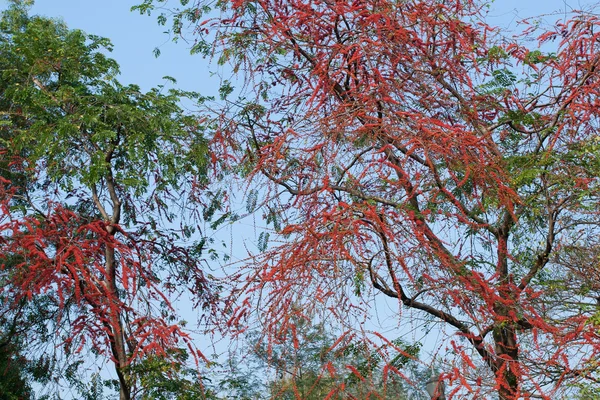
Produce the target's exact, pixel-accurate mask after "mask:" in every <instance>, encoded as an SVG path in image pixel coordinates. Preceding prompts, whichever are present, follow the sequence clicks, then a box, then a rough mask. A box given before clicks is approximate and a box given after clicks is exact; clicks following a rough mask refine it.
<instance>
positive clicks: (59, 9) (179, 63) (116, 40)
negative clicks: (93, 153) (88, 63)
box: [0, 0, 218, 95]
mask: <svg viewBox="0 0 600 400" xmlns="http://www.w3.org/2000/svg"><path fill="white" fill-rule="evenodd" d="M139 2H141V1H139ZM139 2H137V1H136V0H104V1H97V0H95V1H92V0H36V2H35V6H34V7H33V9H32V13H33V14H40V15H44V16H48V17H57V18H62V19H63V20H64V21H65V22H66V23H67V25H68V27H69V28H72V29H73V28H77V29H82V30H84V31H85V32H87V33H91V34H95V35H99V36H104V37H107V38H109V39H110V40H111V41H112V42H113V44H114V51H113V52H112V53H111V57H112V58H114V59H115V60H117V62H118V63H119V64H120V65H121V73H122V75H121V77H120V80H121V82H122V83H125V84H128V83H134V84H138V85H140V86H141V87H142V88H143V89H146V90H147V89H149V88H151V87H154V86H156V85H158V84H161V83H163V81H162V77H163V76H165V75H169V76H172V77H174V78H175V79H177V81H178V84H177V86H178V87H179V88H181V89H186V90H195V91H199V92H201V93H202V94H204V95H214V94H216V93H217V88H218V78H216V77H215V78H213V79H212V82H211V79H210V77H209V74H208V62H207V61H206V60H203V59H202V57H200V56H191V55H190V54H189V47H190V46H191V45H186V43H185V42H183V41H180V42H179V44H174V43H172V42H171V40H170V37H169V36H168V35H167V34H165V33H164V31H165V30H166V29H165V27H162V26H159V25H158V24H157V23H156V17H155V16H152V17H148V16H146V15H140V14H139V12H130V8H131V6H133V5H135V4H137V3H139ZM7 3H8V2H7V1H5V0H0V8H1V9H4V8H6V6H7ZM155 47H159V48H160V50H161V53H162V55H161V56H160V57H159V58H156V57H154V55H153V49H154V48H155ZM213 67H215V65H213ZM212 69H215V68H212Z"/></svg>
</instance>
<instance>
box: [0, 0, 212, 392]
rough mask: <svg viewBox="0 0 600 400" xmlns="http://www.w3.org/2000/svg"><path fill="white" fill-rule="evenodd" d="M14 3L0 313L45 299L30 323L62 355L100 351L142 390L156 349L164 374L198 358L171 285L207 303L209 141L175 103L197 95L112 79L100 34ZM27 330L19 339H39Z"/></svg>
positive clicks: (5, 60) (6, 16)
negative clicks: (204, 223)
mask: <svg viewBox="0 0 600 400" xmlns="http://www.w3.org/2000/svg"><path fill="white" fill-rule="evenodd" d="M25 3H28V2H19V1H16V0H15V1H13V2H11V5H10V8H9V9H8V10H6V11H5V12H3V14H2V19H1V21H0V74H1V81H0V87H1V89H2V90H1V92H0V155H1V156H0V159H1V160H2V161H1V162H0V210H2V213H1V214H0V267H1V268H0V273H1V274H2V275H1V277H0V279H1V280H2V282H3V285H2V288H1V289H0V290H1V291H0V294H1V296H2V300H3V303H2V307H3V308H2V314H0V316H2V318H5V317H6V318H9V317H10V318H13V317H14V318H17V321H19V318H21V317H22V316H23V315H25V314H24V313H22V312H21V310H22V308H21V307H22V306H23V304H26V305H28V306H27V307H31V306H33V308H35V307H37V305H38V304H44V307H43V311H44V313H42V314H43V316H44V318H41V320H38V321H37V322H36V323H35V324H34V325H35V326H38V327H40V329H45V330H46V335H45V337H46V338H48V339H49V338H52V339H49V340H54V341H55V343H54V345H56V346H57V347H60V348H61V349H62V351H63V354H64V355H65V356H66V357H71V356H73V355H77V354H79V353H81V352H82V351H83V349H87V350H88V351H91V352H93V354H97V355H102V356H104V357H105V358H106V359H108V360H111V361H112V362H113V363H114V367H115V371H116V374H117V377H118V384H117V387H118V390H119V391H120V398H121V400H128V399H130V398H134V397H135V398H151V397H148V396H150V395H147V397H144V396H146V395H145V394H144V393H152V392H153V391H155V390H156V389H153V388H151V387H144V385H145V382H158V381H159V380H160V379H158V378H156V379H154V380H153V381H152V380H146V381H144V380H143V379H141V378H140V375H139V373H138V372H139V371H140V370H144V371H146V372H147V370H148V368H150V369H151V366H152V365H154V364H156V363H157V359H158V358H160V360H161V362H162V363H163V364H161V368H162V371H163V372H165V371H167V372H166V376H171V377H174V376H176V375H178V374H179V373H180V372H182V371H183V370H182V369H181V368H182V364H181V363H182V360H185V359H186V358H189V357H191V358H192V359H193V360H194V361H195V362H196V363H198V361H199V359H200V358H202V354H201V353H199V352H197V350H196V348H195V347H194V346H193V344H192V342H191V338H190V337H189V335H188V334H187V333H186V332H185V330H184V328H183V325H182V324H181V323H180V321H178V319H177V315H176V313H175V311H174V309H173V308H172V307H171V304H170V300H169V299H170V295H171V294H175V293H178V292H181V291H182V290H184V288H188V289H190V290H192V292H193V293H195V295H196V299H197V303H196V305H197V306H200V307H203V308H204V309H206V310H213V311H214V310H215V308H214V307H216V306H217V297H216V295H215V294H214V292H213V288H212V287H211V283H210V282H208V280H207V279H205V277H204V275H203V271H202V268H201V262H202V252H203V250H204V247H205V246H206V244H207V240H206V239H200V240H197V241H195V242H193V241H192V239H191V238H192V235H194V234H195V237H197V238H201V237H202V232H200V231H199V229H200V228H199V227H200V225H199V220H200V219H201V218H202V216H201V212H200V206H201V205H200V203H199V202H198V201H197V197H198V193H199V192H200V191H201V190H202V188H203V187H204V186H205V184H206V166H207V159H208V152H207V146H206V140H205V139H204V136H203V125H202V124H201V121H199V120H198V119H197V118H196V117H193V116H191V115H187V114H186V113H185V112H184V110H183V109H182V107H181V105H180V102H181V101H183V100H185V99H187V101H202V98H201V96H199V95H198V94H196V93H191V92H184V91H181V90H176V89H167V88H166V87H165V85H161V86H159V87H158V88H155V89H151V90H150V91H148V92H143V91H142V90H141V89H140V88H139V87H138V86H136V85H122V84H121V83H119V82H118V81H117V80H116V76H117V75H118V64H117V63H116V62H115V61H114V60H112V59H110V58H108V57H107V56H106V53H107V52H109V51H110V50H111V44H110V41H108V40H107V39H104V38H100V37H97V36H94V35H87V34H85V33H83V32H81V31H79V30H69V29H68V28H67V27H66V26H65V25H64V24H63V23H62V22H60V21H56V20H52V19H48V18H43V17H37V16H33V17H32V16H29V15H28V14H27V11H26V7H25V5H24V4H25ZM166 78H167V80H171V81H172V79H171V78H168V77H166ZM178 210H186V214H185V217H182V218H179V216H177V211H178ZM204 214H205V216H207V217H210V215H209V214H210V211H205V212H204ZM177 224H179V226H177ZM40 315H41V314H40ZM10 318H9V319H10ZM23 321H24V320H23ZM47 330H51V332H50V333H49V334H48V332H47ZM22 334H23V335H28V332H22ZM29 334H30V335H29V336H27V341H28V342H29V347H30V348H32V346H31V344H32V343H34V341H36V340H38V341H40V340H41V341H43V340H44V339H43V338H40V336H38V335H36V332H35V331H33V332H29ZM186 348H187V350H186ZM182 352H184V353H185V354H182ZM80 364H81V361H77V360H76V361H75V362H72V363H70V365H69V368H67V370H72V369H73V368H76V367H77V366H79V365H80ZM71 367H73V368H71ZM167 367H168V368H167ZM169 368H171V370H170V372H169ZM63 378H65V377H63ZM182 382H183V381H182ZM183 386H184V385H183ZM198 390H200V389H198ZM86 395H87V394H86ZM165 396H166V394H165ZM163 398H166V397H163Z"/></svg>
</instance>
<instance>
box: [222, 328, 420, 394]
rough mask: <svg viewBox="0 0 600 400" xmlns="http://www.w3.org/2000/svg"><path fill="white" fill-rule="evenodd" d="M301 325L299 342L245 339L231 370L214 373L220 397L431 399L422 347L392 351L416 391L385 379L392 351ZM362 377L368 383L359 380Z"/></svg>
mask: <svg viewBox="0 0 600 400" xmlns="http://www.w3.org/2000/svg"><path fill="white" fill-rule="evenodd" d="M295 323H296V325H295V330H296V332H295V335H294V340H293V341H291V340H290V341H286V340H284V339H281V338H280V340H278V341H277V342H270V341H268V340H265V337H264V335H263V333H262V332H260V331H257V330H254V331H251V332H249V333H247V334H245V336H244V342H245V343H246V346H247V348H245V349H244V348H238V349H237V350H236V352H235V355H233V356H232V357H230V359H229V360H228V363H227V365H225V366H222V367H221V368H220V369H221V370H219V371H217V372H215V373H213V374H214V376H215V379H214V381H215V383H213V384H212V386H213V388H214V389H213V391H214V392H215V393H218V394H219V396H220V397H219V398H223V399H229V398H235V399H248V400H250V399H281V400H285V399H297V398H300V399H303V400H321V399H324V398H330V399H346V400H348V399H367V398H377V399H390V400H391V399H394V400H402V399H414V400H419V399H423V400H425V399H427V400H428V399H429V397H428V396H427V395H426V393H425V391H424V388H425V383H426V382H425V381H426V379H427V377H428V376H429V373H430V372H429V371H428V370H427V369H424V368H423V365H422V364H420V363H419V362H418V361H417V359H418V353H419V349H420V347H419V346H418V345H407V344H406V343H404V342H403V341H402V340H401V339H397V340H395V341H394V343H395V345H396V346H398V347H399V348H401V349H402V352H396V351H394V350H392V353H393V357H392V358H393V361H392V362H393V365H394V366H395V367H396V368H398V369H400V370H402V373H403V374H404V375H405V376H407V377H410V378H411V379H412V380H413V381H414V382H415V383H416V386H417V387H418V388H417V390H414V389H413V388H412V387H410V386H409V385H406V384H405V382H404V381H403V380H402V379H400V378H398V377H390V379H384V374H383V373H382V371H383V369H384V367H385V365H384V363H383V362H382V361H383V359H382V357H381V356H380V354H381V353H382V352H384V351H386V350H387V351H389V350H390V349H389V346H385V347H388V348H387V349H385V348H380V349H378V351H374V352H373V351H371V349H370V348H368V347H367V346H365V345H364V343H362V342H361V341H359V340H355V339H354V338H353V337H350V336H349V337H345V338H344V339H343V340H341V341H340V340H337V335H336V334H334V333H333V331H331V330H330V329H331V328H329V329H328V328H327V327H326V325H325V324H324V323H322V322H314V321H309V320H296V321H295ZM288 334H290V335H291V334H292V332H288ZM240 355H243V359H240V358H239V356H240ZM353 371H356V372H353ZM357 373H358V374H360V375H361V376H362V377H363V378H367V379H359V378H358V377H357ZM223 377H225V378H223Z"/></svg>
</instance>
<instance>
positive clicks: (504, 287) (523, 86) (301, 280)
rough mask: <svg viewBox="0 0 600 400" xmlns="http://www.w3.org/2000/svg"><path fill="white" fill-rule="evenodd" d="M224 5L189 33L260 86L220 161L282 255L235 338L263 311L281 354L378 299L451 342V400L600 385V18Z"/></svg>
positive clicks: (186, 18) (234, 123)
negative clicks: (519, 22) (500, 21)
mask: <svg viewBox="0 0 600 400" xmlns="http://www.w3.org/2000/svg"><path fill="white" fill-rule="evenodd" d="M155 3H162V2H161V1H159V2H155V1H152V0H146V1H144V2H143V3H142V4H140V5H139V6H138V9H139V10H140V11H142V12H150V11H152V9H153V7H154V4H155ZM181 3H182V4H184V5H185V4H188V2H187V1H182V2H181ZM209 6H210V2H205V1H202V0H196V1H193V2H191V3H190V4H188V5H187V6H185V7H183V8H182V9H179V10H173V14H171V15H174V18H173V30H174V31H176V32H178V33H180V32H182V31H183V30H185V27H186V24H188V23H189V24H192V26H194V27H195V32H196V34H197V36H196V44H195V45H194V47H193V48H192V50H193V51H194V52H204V53H205V54H213V53H216V54H217V56H218V57H219V59H218V60H219V63H223V64H224V63H229V65H231V67H232V70H233V71H234V73H243V74H244V75H243V76H244V78H243V79H244V82H245V88H247V89H248V90H246V91H245V92H244V93H243V94H242V97H241V100H239V101H230V102H229V103H225V104H226V106H225V107H223V111H222V112H221V114H220V116H219V118H220V119H219V121H221V125H220V129H219V130H218V132H217V134H216V135H215V140H214V149H215V150H214V151H215V152H216V153H217V154H218V155H219V157H218V158H219V159H220V160H224V162H223V164H224V168H226V170H229V171H239V172H241V173H242V174H245V177H246V178H247V179H248V180H249V181H250V182H252V185H254V186H253V188H255V190H253V191H251V192H249V193H250V195H249V197H250V201H249V202H250V203H252V204H253V205H256V204H260V205H263V209H264V213H265V215H266V219H267V222H270V223H271V224H272V227H273V230H274V231H275V233H276V234H278V235H279V237H282V238H284V239H285V241H284V242H283V244H280V245H273V246H272V247H270V248H269V249H268V251H266V252H265V253H264V254H262V255H259V256H258V257H257V258H256V259H255V260H253V262H252V263H251V264H249V265H248V269H247V270H246V274H242V275H241V276H240V275H236V276H233V277H232V279H236V278H238V277H239V279H237V280H236V282H237V283H238V284H239V285H238V286H237V287H236V290H234V291H233V293H234V297H232V300H231V301H232V302H234V304H235V305H232V312H233V313H234V316H233V317H232V318H231V320H230V324H232V325H235V324H236V323H238V322H239V323H243V321H244V320H245V319H246V318H248V317H249V316H252V315H254V314H253V310H254V307H255V306H256V304H260V305H262V307H260V308H259V310H260V311H259V312H260V313H262V314H261V315H259V316H258V318H260V319H261V320H262V321H263V323H264V327H265V330H266V331H268V332H270V334H271V335H272V336H273V337H276V336H277V335H278V334H279V333H281V332H282V331H285V330H287V329H289V328H290V327H293V326H294V323H293V321H294V318H293V317H292V315H293V314H295V313H296V314H298V313H307V312H310V310H312V309H315V308H318V309H322V310H330V314H331V316H332V317H335V318H338V319H339V320H342V321H343V322H347V321H346V320H347V319H348V318H349V316H352V315H356V313H357V312H358V311H357V310H363V311H364V313H366V315H367V316H368V315H369V314H368V312H369V296H370V295H371V294H372V293H374V294H376V295H378V296H385V297H388V298H390V299H393V300H395V301H397V304H398V314H397V315H398V318H401V315H402V311H401V310H402V309H403V308H408V309H412V310H415V312H417V313H420V314H421V315H426V316H429V317H430V318H433V320H435V321H437V322H438V324H439V325H440V326H445V327H447V328H444V331H446V332H448V336H447V339H446V341H445V343H446V344H445V346H447V347H448V348H449V351H448V356H453V358H452V361H451V365H450V366H449V368H448V369H447V370H446V371H443V373H442V375H441V379H442V380H443V381H444V382H445V383H446V384H447V387H448V388H449V389H448V390H447V393H448V395H449V397H450V398H452V397H456V396H459V395H466V394H467V393H468V394H469V396H470V397H471V396H472V397H473V398H483V397H487V396H489V395H490V393H497V395H498V396H499V397H500V399H503V400H508V399H517V398H532V397H541V398H546V399H548V398H551V397H556V396H560V395H564V396H570V395H571V394H569V390H572V388H573V385H575V384H578V383H585V382H587V383H589V384H592V385H597V380H596V378H595V377H594V376H593V371H594V370H595V368H596V361H595V360H596V359H597V357H598V352H599V350H600V342H599V334H598V332H599V331H598V322H597V321H598V313H599V311H598V308H597V304H598V297H599V294H600V292H599V290H600V286H599V285H598V279H596V277H597V269H598V255H599V249H600V243H599V242H598V237H599V236H598V233H599V232H598V231H599V223H600V219H599V215H598V214H599V211H600V210H599V208H598V195H599V194H600V193H599V186H598V176H599V173H600V162H599V160H600V158H599V156H600V153H599V151H600V147H599V137H598V122H599V120H598V116H599V114H598V105H599V103H598V99H599V97H598V95H599V91H600V79H599V78H600V76H599V74H600V70H599V63H600V51H599V50H600V48H599V46H600V45H599V43H600V42H599V40H598V37H599V36H598V35H599V34H598V31H599V24H600V22H599V20H598V17H597V16H596V15H595V14H594V13H592V12H587V13H585V12H580V13H574V14H571V15H570V19H569V20H561V21H558V22H557V23H556V24H555V25H554V26H551V27H549V28H547V29H545V30H544V29H542V27H541V25H539V24H531V23H530V22H529V23H528V22H527V21H526V23H527V24H528V25H526V28H527V29H526V30H525V31H524V33H523V34H522V35H520V36H517V37H516V38H507V37H503V36H502V35H501V31H500V30H499V29H497V28H495V27H493V26H490V25H489V23H487V22H486V14H485V11H486V9H487V8H486V4H485V2H479V1H476V0H409V1H397V0H378V1H374V0H364V1H354V2H348V1H337V0H333V1H320V0H316V1H315V0H311V1H293V2H292V1H271V0H239V1H224V2H220V3H219V7H220V8H219V13H217V14H218V15H217V16H214V15H213V14H206V12H207V11H209ZM204 15H205V16H204ZM159 20H160V22H161V23H163V24H164V23H166V21H167V20H168V14H164V15H161V16H159ZM533 37H537V45H536V44H535V43H534V42H533V41H532V40H530V39H531V38H533ZM530 46H531V47H530ZM232 89H233V88H232V87H231V86H230V85H229V86H227V85H225V86H224V87H223V88H222V94H223V97H224V98H225V99H226V96H227V95H228V94H231V93H232ZM263 196H264V197H263ZM257 197H261V198H262V200H261V201H258V202H257V201H256V198H257ZM242 289H243V290H242ZM265 298H266V299H268V301H260V302H259V300H260V299H265ZM295 310H300V311H295ZM411 315H412V314H411ZM446 329H447V330H446ZM377 335H379V337H380V340H382V341H383V342H385V343H389V339H387V338H386V337H385V335H383V334H381V333H378V334H377ZM290 340H292V339H291V338H290ZM388 371H389V372H395V370H394V369H393V368H390V369H388ZM486 371H487V373H486ZM486 376H491V378H490V379H487V378H486Z"/></svg>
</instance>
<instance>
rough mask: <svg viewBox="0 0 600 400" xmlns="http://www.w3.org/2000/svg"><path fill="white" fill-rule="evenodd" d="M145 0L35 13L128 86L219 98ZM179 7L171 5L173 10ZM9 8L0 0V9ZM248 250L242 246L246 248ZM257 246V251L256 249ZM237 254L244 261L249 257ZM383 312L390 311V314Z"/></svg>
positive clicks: (507, 5) (513, 9)
mask: <svg viewBox="0 0 600 400" xmlns="http://www.w3.org/2000/svg"><path fill="white" fill-rule="evenodd" d="M139 2H141V0H137V1H136V0H104V1H98V0H94V1H92V0H37V1H36V4H35V6H34V7H33V9H32V14H40V15H45V16H48V17H57V18H62V19H63V20H64V21H65V22H66V23H67V25H68V27H69V28H78V29H82V30H84V31H86V32H87V33H90V34H95V35H99V36H104V37H107V38H109V39H111V41H112V42H113V44H114V51H113V52H112V53H111V57H112V58H114V59H115V60H116V61H117V62H118V63H119V64H120V65H121V77H120V81H121V83H123V84H138V85H140V86H141V87H142V89H144V90H148V89H150V88H151V87H154V86H156V85H159V84H161V83H164V82H163V80H162V77H163V76H165V75H168V76H172V77H174V78H175V79H176V80H177V82H178V83H177V87H179V88H181V89H184V90H193V91H198V92H200V93H201V94H203V95H206V96H209V95H215V96H216V95H217V94H218V87H219V78H218V76H215V75H211V73H210V72H211V71H215V70H216V69H217V65H216V62H212V63H211V62H210V61H209V60H205V59H203V58H202V57H201V56H199V55H195V56H192V55H190V54H189V48H190V47H191V45H192V43H186V42H185V41H183V40H180V41H179V43H177V44H175V43H173V42H172V41H171V38H170V36H169V35H168V34H166V33H164V31H165V27H161V26H159V25H158V24H157V22H156V15H153V16H151V17H148V16H146V15H140V14H139V12H131V11H130V8H131V7H132V6H133V5H135V4H137V3H139ZM177 3H178V1H176V0H171V1H170V4H172V5H173V6H176V5H177ZM593 3H595V1H592V0H575V1H573V0H495V1H494V2H492V5H491V9H490V12H489V17H490V21H491V23H492V24H495V25H500V26H503V27H506V28H507V29H509V30H516V29H517V22H518V21H519V20H521V19H523V18H526V17H533V16H537V15H545V17H544V18H545V19H546V20H547V21H548V22H554V21H555V20H557V19H559V18H560V17H563V16H564V12H565V10H566V11H569V10H572V9H582V8H585V7H589V6H590V5H591V4H593ZM7 4H8V2H7V1H5V0H0V10H2V9H5V8H6V7H7ZM598 10H599V11H600V6H599V7H598ZM156 47H159V48H160V50H161V56H160V57H158V58H156V57H155V56H154V54H153V50H154V49H155V48H156ZM231 229H232V230H233V228H231ZM236 234H237V235H241V236H242V237H241V240H242V241H243V242H245V244H246V246H248V244H249V243H251V242H255V240H256V237H257V233H256V230H255V229H253V228H252V227H251V226H249V225H246V226H245V227H243V229H239V228H236ZM236 240H237V239H236ZM232 241H233V237H232ZM246 246H236V247H238V248H242V249H244V248H245V247H246ZM251 248H252V249H255V246H251ZM237 256H238V257H239V258H243V257H244V256H245V255H244V254H240V255H237ZM380 311H382V312H383V313H385V310H380ZM389 311H390V312H395V311H394V310H389Z"/></svg>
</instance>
